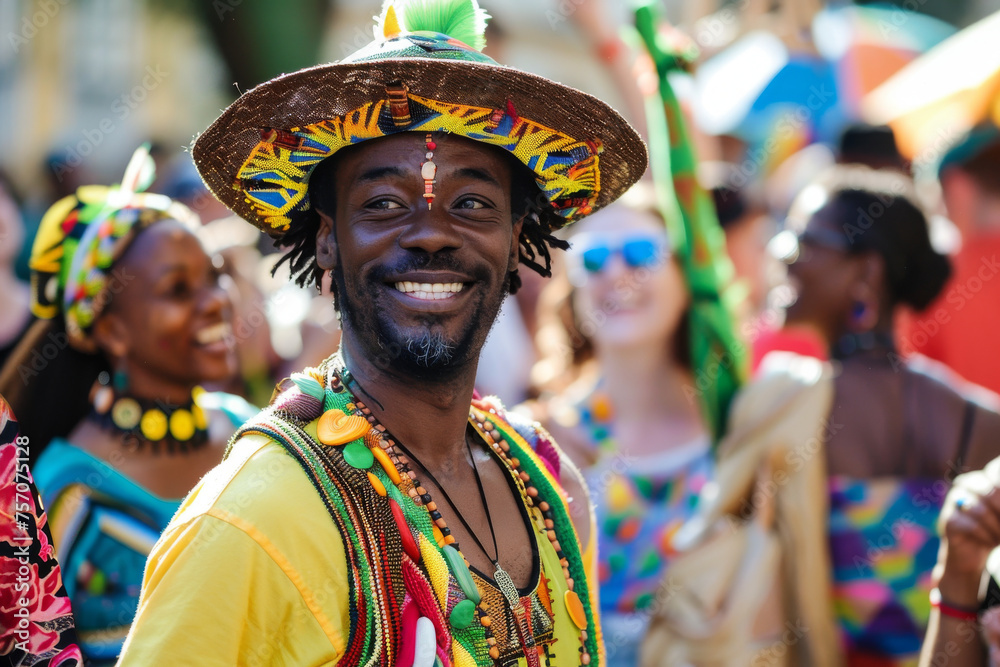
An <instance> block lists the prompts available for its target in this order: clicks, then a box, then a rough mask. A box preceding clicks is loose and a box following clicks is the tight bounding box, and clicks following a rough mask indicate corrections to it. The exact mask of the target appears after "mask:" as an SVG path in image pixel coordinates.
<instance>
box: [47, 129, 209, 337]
mask: <svg viewBox="0 0 1000 667" xmlns="http://www.w3.org/2000/svg"><path fill="white" fill-rule="evenodd" d="M154 174H155V172H154V166H153V160H152V158H151V157H150V156H149V147H148V146H142V147H140V148H139V149H138V150H137V151H136V152H135V154H134V155H133V156H132V160H131V161H130V162H129V165H128V168H127V169H126V170H125V177H124V178H123V179H122V183H121V185H120V186H110V187H106V186H102V185H87V186H83V187H80V188H79V189H77V191H76V194H75V195H70V196H69V197H65V198H63V199H60V200H59V201H58V202H56V203H55V204H53V205H52V207H51V208H50V209H49V210H48V211H47V212H46V213H45V216H44V217H43V218H42V222H41V225H40V226H39V229H38V235H37V236H36V237H35V243H34V245H33V246H32V249H31V261H30V263H29V266H30V268H31V310H32V312H33V313H34V314H35V315H36V316H38V317H40V318H43V319H52V318H54V317H56V316H57V315H58V314H59V313H62V314H63V316H64V318H65V320H66V333H67V335H69V336H70V338H72V339H73V340H74V342H76V343H77V344H78V346H79V347H81V348H82V349H88V350H93V349H94V345H93V341H91V340H90V338H89V331H90V327H91V325H92V324H93V323H94V320H95V319H96V318H97V316H98V315H99V314H100V312H101V310H102V309H103V308H104V306H106V305H107V301H108V298H107V294H106V292H105V288H106V287H107V286H108V284H109V281H110V280H111V277H112V276H111V273H110V270H111V267H112V265H113V264H114V263H115V261H116V260H118V258H119V257H121V256H122V254H123V253H124V252H125V250H126V248H128V246H129V245H130V244H131V242H132V239H133V238H134V235H135V232H136V231H138V230H139V229H142V228H144V227H147V226H148V225H150V224H152V223H154V222H156V221H158V220H165V219H173V220H177V221H179V222H181V223H183V224H185V225H187V226H188V227H189V228H191V229H192V231H193V230H195V229H197V227H198V220H197V217H196V216H195V215H194V214H193V213H192V212H191V211H190V210H188V208H187V207H186V206H184V205H183V204H180V203H178V202H175V201H173V200H172V199H170V198H168V197H165V196H163V195H158V194H151V193H146V192H143V191H144V190H145V189H146V188H147V187H149V185H150V183H152V182H153V177H154Z"/></svg>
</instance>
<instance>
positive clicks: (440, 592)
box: [420, 533, 448, 607]
mask: <svg viewBox="0 0 1000 667" xmlns="http://www.w3.org/2000/svg"><path fill="white" fill-rule="evenodd" d="M420 556H421V558H422V559H423V561H424V566H425V567H426V568H427V574H428V575H430V577H429V578H430V580H431V587H432V588H433V589H434V594H435V595H436V596H437V599H438V604H440V605H441V606H442V607H444V605H445V603H446V602H447V600H448V564H447V563H446V562H445V560H444V557H443V556H442V555H441V554H440V552H438V550H437V549H435V548H434V547H433V546H432V545H431V541H430V540H428V539H427V537H426V536H425V535H424V534H423V533H421V534H420Z"/></svg>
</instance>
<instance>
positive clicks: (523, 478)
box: [472, 410, 591, 665]
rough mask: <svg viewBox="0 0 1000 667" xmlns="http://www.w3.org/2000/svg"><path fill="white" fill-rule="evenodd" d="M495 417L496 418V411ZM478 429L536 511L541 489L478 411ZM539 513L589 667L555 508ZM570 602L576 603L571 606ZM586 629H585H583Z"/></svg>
mask: <svg viewBox="0 0 1000 667" xmlns="http://www.w3.org/2000/svg"><path fill="white" fill-rule="evenodd" d="M490 412H493V414H496V413H495V412H494V411H492V410H491V411H490ZM472 415H473V418H474V421H475V424H476V428H477V430H478V431H479V434H480V436H482V438H483V440H485V441H486V444H487V445H489V446H490V448H491V449H492V450H493V451H494V452H495V453H496V454H497V456H499V457H500V459H501V460H502V461H504V462H505V463H506V464H507V465H508V466H509V467H510V468H511V469H512V470H513V471H514V472H516V473H517V477H518V485H519V486H523V488H524V496H523V498H524V500H525V502H526V504H527V505H528V507H529V508H530V507H534V506H535V502H536V499H537V498H538V489H536V488H535V487H534V486H532V485H531V476H530V475H529V474H528V473H527V471H525V470H524V469H523V468H521V461H520V460H519V459H518V458H517V457H516V456H511V455H510V445H509V444H507V441H506V440H504V438H503V436H502V435H501V433H500V431H499V430H497V428H496V425H494V424H493V422H491V421H490V418H489V417H487V416H486V415H485V414H484V413H483V412H481V411H478V410H473V412H472ZM538 509H539V510H540V511H541V513H542V516H543V518H544V521H545V528H546V531H545V534H546V536H547V537H548V538H549V542H551V543H552V548H553V549H554V550H555V552H556V557H558V558H559V564H560V565H561V566H562V570H563V576H564V577H565V578H566V586H567V587H568V588H569V594H568V595H567V597H568V600H567V608H568V610H569V612H570V617H571V618H572V619H573V622H574V623H575V624H576V625H577V627H578V628H579V630H580V640H581V641H580V664H582V665H589V664H590V660H591V658H590V654H589V653H588V652H587V649H586V641H587V630H586V617H585V616H584V617H583V618H582V622H581V618H580V614H581V612H582V609H580V608H576V607H579V606H580V602H579V596H578V595H577V594H576V592H575V591H574V590H573V588H574V584H575V582H574V581H573V577H572V575H571V574H570V571H569V561H568V560H567V558H566V556H565V554H563V551H562V547H561V546H560V544H559V540H558V538H557V537H556V532H555V515H554V514H553V512H552V507H551V506H550V505H549V504H548V503H547V502H545V501H544V500H540V501H538ZM569 600H573V601H574V602H573V603H572V606H571V603H570V601H569ZM581 625H583V626H584V627H580V626H581Z"/></svg>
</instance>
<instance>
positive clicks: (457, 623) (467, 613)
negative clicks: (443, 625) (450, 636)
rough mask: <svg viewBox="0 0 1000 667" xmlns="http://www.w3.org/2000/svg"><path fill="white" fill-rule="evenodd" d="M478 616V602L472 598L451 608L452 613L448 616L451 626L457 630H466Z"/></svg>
mask: <svg viewBox="0 0 1000 667" xmlns="http://www.w3.org/2000/svg"><path fill="white" fill-rule="evenodd" d="M475 618H476V603H475V602H473V601H472V600H462V601H461V602H459V603H458V604H457V605H455V608H454V609H452V610H451V615H450V616H449V617H448V622H449V623H451V627H453V628H455V629H456V630H465V629H466V628H467V627H469V626H470V625H472V621H473V620H474V619H475Z"/></svg>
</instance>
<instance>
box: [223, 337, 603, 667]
mask: <svg viewBox="0 0 1000 667" xmlns="http://www.w3.org/2000/svg"><path fill="white" fill-rule="evenodd" d="M349 381H353V378H351V377H350V374H349V373H347V372H346V370H345V369H344V368H343V362H342V361H341V360H340V359H339V357H338V356H335V357H332V358H331V359H329V360H328V361H327V362H324V366H323V367H322V368H321V369H307V370H306V372H305V373H302V374H294V375H293V376H292V378H291V382H286V383H283V385H282V386H280V387H279V390H281V391H280V392H279V393H278V394H277V396H276V399H275V400H274V401H273V402H272V405H271V406H270V407H269V408H268V409H267V410H265V412H264V413H262V414H261V416H260V417H259V418H258V419H256V420H254V421H252V422H250V423H248V424H247V425H245V426H244V427H243V428H242V429H241V430H240V431H239V432H238V433H237V434H236V436H234V440H233V442H235V441H236V439H238V438H239V437H240V436H242V435H244V434H250V433H260V434H263V435H266V436H268V437H270V438H271V439H273V440H274V441H275V442H277V443H278V444H281V445H282V446H283V447H284V448H285V449H286V451H288V452H289V453H290V454H291V455H292V456H293V457H294V458H296V459H297V460H298V461H299V463H300V464H301V465H302V467H303V469H304V470H305V471H306V473H307V475H308V477H309V479H310V480H311V481H312V483H313V485H314V486H315V487H316V489H317V490H318V491H319V492H320V494H321V496H322V497H323V499H324V503H325V504H326V506H327V509H328V511H329V512H330V515H331V517H332V518H333V519H334V522H335V523H336V524H337V526H338V528H339V529H340V531H341V533H342V535H343V536H344V539H345V548H347V551H348V562H349V563H353V566H352V567H350V568H349V571H348V575H349V579H350V583H351V586H350V590H351V603H350V607H349V609H350V613H351V616H350V621H351V629H350V634H349V639H348V644H347V649H346V651H345V653H344V655H343V656H342V658H343V659H344V660H345V661H346V663H345V664H347V663H350V664H356V663H357V664H376V663H371V662H369V661H370V660H372V659H376V660H377V661H378V664H394V661H395V660H396V659H397V658H399V657H402V660H403V662H404V663H405V664H409V662H407V660H409V654H408V653H406V651H407V649H406V648H405V647H406V646H407V645H408V644H407V642H411V643H412V638H413V637H412V635H413V632H412V628H411V629H410V630H408V629H407V628H408V627H410V626H412V625H413V624H414V623H415V621H416V620H417V619H415V618H414V617H413V614H411V613H410V612H412V611H413V609H414V608H415V607H419V608H420V610H421V611H420V616H421V618H420V619H419V620H420V621H421V622H425V621H426V623H427V624H431V623H433V629H432V630H431V633H430V634H431V642H432V643H433V641H434V637H435V636H436V637H437V643H438V649H437V650H438V655H439V657H442V654H441V651H442V650H445V651H450V652H452V653H453V654H454V659H455V664H471V663H468V662H467V661H468V660H473V661H474V662H475V663H476V664H479V665H482V664H488V663H489V662H492V661H494V660H497V659H498V658H499V654H500V653H499V649H498V647H497V645H496V638H495V637H494V636H493V632H492V631H491V629H490V628H491V625H492V624H493V622H492V619H490V617H489V615H488V613H487V608H486V606H485V604H483V603H482V595H481V593H480V591H479V589H478V588H477V586H476V583H475V581H474V580H473V578H472V575H471V572H470V568H469V565H468V563H467V561H466V560H465V558H464V556H463V555H462V554H461V552H460V551H459V550H458V549H457V546H458V545H457V544H455V538H454V536H453V535H452V534H451V531H450V530H449V529H448V526H447V523H446V522H445V520H444V518H443V517H442V516H441V513H440V511H439V510H438V509H437V506H436V505H435V504H434V501H433V499H432V498H431V496H430V494H429V493H428V492H427V490H426V489H424V487H423V486H422V484H420V482H419V480H418V479H417V474H416V472H415V471H414V470H412V469H411V467H410V463H411V460H410V457H408V456H407V455H406V454H405V453H404V452H402V451H401V449H398V448H397V447H398V446H397V443H396V441H395V439H394V438H393V437H392V436H391V434H389V433H388V432H387V430H386V428H385V427H384V426H383V425H382V424H380V423H378V421H377V420H376V419H375V417H374V416H373V415H372V413H371V410H370V409H369V408H368V407H367V406H366V405H365V404H364V402H362V401H360V400H358V399H357V397H356V396H354V395H352V394H351V393H350V392H348V391H347V390H346V384H347V383H348V382H349ZM293 383H294V386H293ZM296 387H297V389H296ZM477 406H480V407H477ZM470 425H471V426H472V427H473V429H474V430H475V431H476V433H477V434H478V436H479V437H480V438H482V439H483V440H484V441H485V442H486V443H487V444H488V446H489V447H490V449H491V451H492V452H493V453H494V455H495V456H497V458H498V459H499V460H500V461H501V462H502V463H503V464H504V465H505V466H506V467H507V468H508V469H509V470H510V471H511V475H512V479H513V480H514V482H515V486H516V487H517V489H518V492H519V494H520V496H521V498H522V502H523V503H524V506H525V507H527V508H529V511H528V514H529V517H531V518H532V520H533V521H534V523H535V525H536V528H537V530H539V531H540V532H544V533H545V534H546V535H547V537H548V539H549V541H550V543H551V545H552V549H553V553H555V555H556V558H557V559H558V562H559V564H560V567H561V568H562V570H563V575H564V577H565V582H566V586H565V588H566V590H565V591H564V594H563V596H562V597H563V602H564V604H565V605H566V613H567V616H568V618H569V620H570V622H571V623H572V624H573V625H575V626H576V628H577V630H578V631H579V637H580V643H579V646H578V651H579V654H580V655H579V658H578V659H576V660H575V661H577V660H578V662H579V664H584V665H587V664H590V662H591V659H592V658H591V656H592V655H594V652H595V651H596V650H597V648H598V635H597V624H596V618H595V617H594V613H595V612H594V610H592V609H591V608H590V607H584V605H583V603H582V602H581V600H580V595H582V596H583V597H584V598H585V599H588V598H589V594H588V583H587V580H586V572H585V570H584V568H583V563H582V558H581V554H580V551H579V546H578V542H577V539H576V535H575V531H574V530H573V525H572V522H571V520H570V517H569V511H568V507H567V505H566V502H565V499H564V498H562V497H561V495H560V492H559V491H558V488H559V487H558V482H557V481H556V477H555V475H556V474H557V473H555V472H553V469H552V468H551V466H552V464H551V463H550V462H543V460H542V459H541V458H537V457H538V456H539V454H537V453H535V452H533V451H532V449H531V445H528V444H527V443H526V442H525V440H524V439H523V437H522V436H521V435H520V434H519V433H518V432H516V431H515V430H514V429H513V428H512V427H511V426H510V425H509V424H507V423H506V422H505V421H504V418H503V417H501V416H500V415H499V414H498V413H497V412H496V410H495V409H494V408H493V407H491V406H490V405H489V404H485V403H482V404H477V403H474V404H473V406H471V407H470ZM539 447H543V448H545V449H544V450H545V451H548V450H549V449H551V446H550V445H548V444H547V441H541V442H540V443H539ZM539 451H543V450H539ZM519 459H520V460H519ZM376 462H377V463H378V465H375V463H376ZM555 466H556V468H555V469H558V463H556V464H555ZM363 480H367V481H363ZM380 498H381V499H383V500H382V501H381V502H380V500H379V499H380ZM404 498H406V499H408V501H412V503H411V502H407V503H403V499H404ZM404 505H405V506H406V508H405V510H404ZM418 507H420V508H423V509H424V510H425V512H424V513H420V512H419V511H417V512H415V510H416V508H418ZM384 521H388V522H389V523H390V524H395V526H394V528H395V529H396V530H394V531H393V534H395V533H396V532H398V535H399V541H398V542H395V544H394V539H395V538H393V539H390V540H389V541H388V542H387V541H386V538H387V537H388V536H389V535H388V534H387V533H386V532H385V529H384V528H380V527H379V526H381V525H383V523H382V522H384ZM557 533H558V535H559V536H560V537H562V538H564V539H565V540H568V541H567V542H566V544H568V545H569V546H568V551H567V547H565V546H563V545H561V544H560V542H559V539H558V537H557ZM428 538H429V539H428ZM567 555H569V558H567ZM400 557H402V560H401V561H400ZM449 575H450V577H451V580H452V582H453V584H452V585H453V586H454V590H453V592H448V593H447V594H445V593H444V589H443V588H441V586H443V585H444V584H445V583H446V582H447V581H448V577H449ZM574 576H575V577H576V581H575V580H574ZM441 577H444V579H441ZM428 581H429V582H430V583H428ZM577 581H579V582H581V583H580V584H577V583H576V582H577ZM484 583H487V584H488V583H489V582H486V581H484ZM431 584H433V586H432V585H431ZM575 589H579V590H580V594H578V593H577V592H576V590H575ZM449 591H452V589H449ZM404 593H405V596H404ZM435 596H437V597H436V598H435ZM413 599H416V604H415V605H414V604H411V602H413ZM518 602H519V604H518V606H517V607H516V608H515V609H514V610H513V620H512V622H513V624H514V625H515V627H516V628H517V630H518V634H519V635H520V637H519V639H521V640H522V641H521V643H522V645H523V646H533V645H534V644H533V635H532V634H531V626H530V619H528V618H526V617H527V612H526V610H525V607H526V606H527V605H528V604H529V601H528V599H527V598H525V599H524V600H518ZM431 605H433V607H432V606H431ZM449 609H450V610H451V611H450V613H449V612H448V610H449ZM518 610H520V611H518ZM445 615H447V619H445V618H444V616H445ZM424 617H432V618H430V619H428V618H424ZM408 618H409V619H410V620H409V621H408ZM477 619H478V621H479V622H478V623H473V622H474V621H475V620H477ZM408 624H409V625H408ZM473 628H474V629H475V631H473ZM418 630H419V628H418ZM425 630H426V625H425ZM408 632H409V635H408ZM417 634H419V632H418V633H417ZM424 636H425V638H426V632H425V633H424ZM408 637H409V639H408ZM478 642H482V644H479V643H478ZM419 643H420V642H419V641H418V642H417V644H419ZM401 647H402V648H401ZM445 647H447V648H445ZM480 647H481V648H480ZM567 648H569V647H567ZM487 649H488V650H487ZM400 651H402V654H400ZM480 651H483V652H482V653H480ZM447 655H448V654H447V653H445V654H444V655H443V658H442V662H443V664H449V663H450V662H451V661H450V660H448V657H447ZM525 658H526V660H527V661H528V664H529V665H533V666H534V665H538V664H539V656H538V652H537V651H536V650H535V649H533V648H532V649H530V650H527V651H526V652H525ZM483 660H485V661H486V662H485V663H484V662H482V661H483ZM385 661H388V663H386V662H385Z"/></svg>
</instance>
